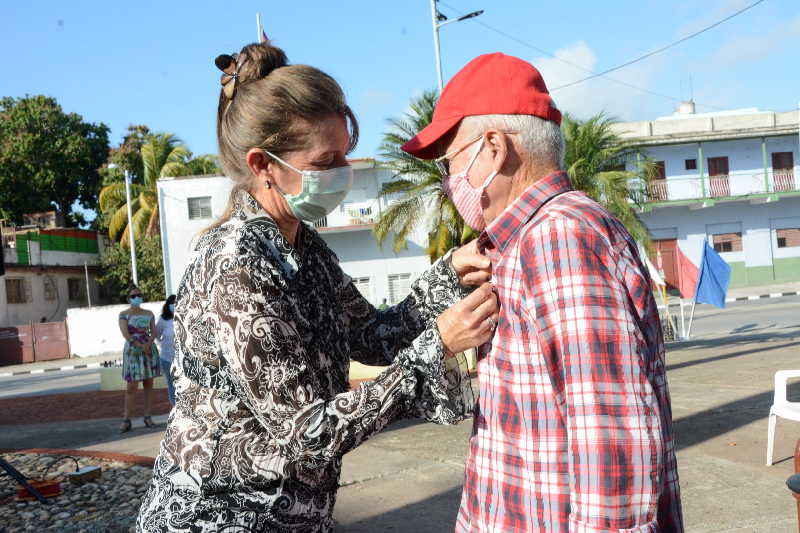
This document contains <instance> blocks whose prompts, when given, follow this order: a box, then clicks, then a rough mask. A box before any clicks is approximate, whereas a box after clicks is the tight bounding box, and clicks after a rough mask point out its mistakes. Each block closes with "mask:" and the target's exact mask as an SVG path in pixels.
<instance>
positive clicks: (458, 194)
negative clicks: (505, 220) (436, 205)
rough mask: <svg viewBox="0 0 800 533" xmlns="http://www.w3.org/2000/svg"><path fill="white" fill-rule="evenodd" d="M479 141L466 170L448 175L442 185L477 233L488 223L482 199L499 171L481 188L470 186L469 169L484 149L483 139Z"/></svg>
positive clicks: (492, 174) (487, 178)
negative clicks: (485, 218)
mask: <svg viewBox="0 0 800 533" xmlns="http://www.w3.org/2000/svg"><path fill="white" fill-rule="evenodd" d="M478 141H480V144H478V146H477V147H476V148H475V151H474V152H473V153H472V157H470V160H469V163H467V166H466V168H464V170H462V171H461V172H459V173H458V174H456V175H448V176H447V178H446V179H445V180H444V182H443V183H442V189H444V192H445V194H447V196H449V197H450V199H451V200H452V201H453V203H454V204H455V206H456V209H458V212H459V213H460V214H461V218H463V219H464V222H465V223H466V224H467V226H469V227H471V228H472V229H474V230H475V231H483V230H484V228H485V227H486V221H485V220H484V218H483V207H482V206H481V197H482V196H483V191H485V190H486V187H488V186H489V184H490V183H491V182H492V180H493V179H494V177H495V176H496V175H497V171H496V170H495V171H492V173H491V174H489V175H488V176H487V177H486V179H485V180H483V184H482V185H481V186H480V187H478V188H475V187H473V186H472V185H470V183H469V169H470V168H472V165H473V163H475V160H476V159H477V158H478V154H479V153H480V151H481V148H483V137H481V138H480V139H476V140H475V142H478Z"/></svg>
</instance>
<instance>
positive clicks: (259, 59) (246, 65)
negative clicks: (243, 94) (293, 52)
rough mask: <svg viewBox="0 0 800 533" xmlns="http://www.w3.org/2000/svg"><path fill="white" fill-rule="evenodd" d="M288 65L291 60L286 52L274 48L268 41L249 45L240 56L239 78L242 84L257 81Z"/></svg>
mask: <svg viewBox="0 0 800 533" xmlns="http://www.w3.org/2000/svg"><path fill="white" fill-rule="evenodd" d="M288 64H289V60H288V59H287V57H286V54H285V53H284V51H283V50H281V49H280V48H278V47H276V46H272V45H271V44H270V43H269V42H268V41H267V42H263V43H253V44H248V45H247V46H245V47H244V48H242V51H241V52H240V54H239V60H238V65H239V66H238V70H239V76H240V79H241V81H242V82H244V81H248V80H257V79H261V78H265V77H267V76H268V75H269V73H270V72H272V71H273V70H276V69H279V68H281V67H285V66H286V65H288Z"/></svg>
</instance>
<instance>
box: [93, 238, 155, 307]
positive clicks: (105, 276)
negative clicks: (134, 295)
mask: <svg viewBox="0 0 800 533" xmlns="http://www.w3.org/2000/svg"><path fill="white" fill-rule="evenodd" d="M136 271H137V274H138V277H139V289H141V291H142V294H143V295H144V299H145V301H147V302H153V301H158V300H163V299H164V263H163V259H162V255H161V237H160V236H158V235H157V236H154V237H145V238H142V239H137V240H136ZM98 282H99V283H100V286H101V287H102V288H103V292H104V293H105V294H107V295H109V296H110V297H111V299H112V300H113V301H114V303H125V302H126V298H127V293H128V287H129V286H130V285H131V283H133V277H132V275H131V254H130V250H129V249H128V248H125V247H123V246H122V245H120V244H119V243H114V244H112V245H111V246H110V247H108V248H107V249H106V251H105V254H104V255H103V264H102V274H101V275H100V277H99V278H98Z"/></svg>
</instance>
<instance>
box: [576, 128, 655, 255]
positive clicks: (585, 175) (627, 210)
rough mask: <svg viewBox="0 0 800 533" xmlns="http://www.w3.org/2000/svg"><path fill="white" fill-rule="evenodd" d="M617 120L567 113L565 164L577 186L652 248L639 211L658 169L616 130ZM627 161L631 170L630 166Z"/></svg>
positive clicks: (633, 235)
mask: <svg viewBox="0 0 800 533" xmlns="http://www.w3.org/2000/svg"><path fill="white" fill-rule="evenodd" d="M613 123H614V120H613V119H612V118H611V117H609V116H607V115H606V114H604V113H599V114H597V115H595V116H593V117H591V118H589V119H588V120H586V121H579V120H576V119H574V118H573V117H571V116H570V115H569V114H565V115H564V117H563V120H562V122H561V131H562V132H563V134H564V143H565V151H564V168H565V170H566V171H567V173H568V174H569V177H570V180H571V181H572V186H573V187H575V188H576V189H578V190H581V191H584V192H585V193H586V194H587V195H589V196H590V197H591V198H592V199H594V200H595V201H597V202H598V203H600V204H602V205H603V206H605V208H606V209H608V210H609V211H610V212H611V213H612V214H613V215H614V216H616V217H617V218H618V219H619V220H620V222H622V223H623V224H624V225H625V227H626V228H627V230H628V232H629V233H630V234H631V236H632V237H633V238H634V239H635V240H636V241H637V242H639V243H641V244H642V246H644V247H645V249H647V250H649V248H650V246H651V244H650V236H649V232H648V231H647V227H646V226H645V225H644V223H643V222H642V221H641V220H640V219H639V217H638V215H637V214H636V213H637V208H638V207H639V204H640V203H641V202H642V201H644V200H645V198H644V197H643V195H642V194H641V191H642V190H646V187H644V186H643V185H644V184H647V183H649V181H650V179H651V177H652V175H653V172H654V170H655V169H654V166H653V164H652V162H651V161H650V160H648V159H647V158H645V157H644V156H643V154H640V153H638V151H637V150H635V149H634V148H633V147H632V146H630V145H629V144H628V143H626V142H624V141H623V140H622V139H621V138H620V137H619V136H618V135H617V134H616V133H614V132H613V130H612V129H611V124H613ZM626 161H627V162H628V163H629V164H628V165H627V168H628V169H630V170H626V165H625V163H626Z"/></svg>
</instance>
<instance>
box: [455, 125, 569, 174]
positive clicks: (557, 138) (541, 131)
mask: <svg viewBox="0 0 800 533" xmlns="http://www.w3.org/2000/svg"><path fill="white" fill-rule="evenodd" d="M462 124H463V125H464V127H465V128H467V131H468V132H474V134H475V135H478V133H479V132H483V131H486V130H488V129H491V128H494V129H498V130H501V131H514V132H517V133H518V135H516V137H517V138H518V139H519V146H520V147H521V148H522V149H523V150H524V151H525V152H526V154H527V156H528V157H530V158H531V159H533V160H535V161H537V162H543V163H545V164H552V165H554V166H556V167H558V169H562V168H563V167H564V136H563V135H562V134H561V128H560V127H559V125H558V124H556V123H555V122H552V121H550V120H544V119H542V118H539V117H535V116H533V115H474V116H470V117H464V120H463V122H462Z"/></svg>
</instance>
